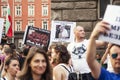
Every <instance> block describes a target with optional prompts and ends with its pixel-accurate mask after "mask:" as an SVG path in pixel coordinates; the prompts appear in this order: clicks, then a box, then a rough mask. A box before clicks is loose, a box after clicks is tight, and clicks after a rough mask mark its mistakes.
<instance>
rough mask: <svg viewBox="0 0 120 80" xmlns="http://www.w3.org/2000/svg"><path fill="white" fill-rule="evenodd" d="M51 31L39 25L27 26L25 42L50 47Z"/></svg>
mask: <svg viewBox="0 0 120 80" xmlns="http://www.w3.org/2000/svg"><path fill="white" fill-rule="evenodd" d="M49 41H50V31H48V30H44V29H40V28H37V27H32V26H27V27H26V30H25V34H24V38H23V44H26V45H30V46H38V47H44V48H48V46H49Z"/></svg>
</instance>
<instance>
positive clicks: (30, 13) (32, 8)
mask: <svg viewBox="0 0 120 80" xmlns="http://www.w3.org/2000/svg"><path fill="white" fill-rule="evenodd" d="M28 16H34V5H32V4H30V5H28Z"/></svg>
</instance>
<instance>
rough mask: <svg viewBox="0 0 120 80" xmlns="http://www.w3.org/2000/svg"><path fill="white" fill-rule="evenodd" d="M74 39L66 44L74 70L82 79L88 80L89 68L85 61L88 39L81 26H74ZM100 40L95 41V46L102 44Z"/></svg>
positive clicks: (89, 77)
mask: <svg viewBox="0 0 120 80" xmlns="http://www.w3.org/2000/svg"><path fill="white" fill-rule="evenodd" d="M74 35H75V41H74V42H71V43H70V44H68V46H67V49H68V51H69V52H70V54H71V59H72V64H73V68H74V70H75V71H76V72H77V73H79V75H80V76H82V79H83V78H84V77H85V78H84V79H83V80H90V79H91V74H90V72H91V71H90V69H89V66H88V64H87V61H86V50H87V45H88V43H89V40H87V39H85V31H84V28H83V27H82V26H77V27H75V28H74ZM103 44H104V43H103V42H102V41H96V46H97V47H98V46H100V45H103Z"/></svg>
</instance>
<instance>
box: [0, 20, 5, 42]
mask: <svg viewBox="0 0 120 80" xmlns="http://www.w3.org/2000/svg"><path fill="white" fill-rule="evenodd" d="M3 25H4V19H3V18H0V43H1V39H2V33H3Z"/></svg>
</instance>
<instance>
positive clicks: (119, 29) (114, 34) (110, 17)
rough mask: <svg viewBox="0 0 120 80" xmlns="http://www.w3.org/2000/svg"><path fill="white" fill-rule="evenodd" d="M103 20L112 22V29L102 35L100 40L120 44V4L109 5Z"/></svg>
mask: <svg viewBox="0 0 120 80" xmlns="http://www.w3.org/2000/svg"><path fill="white" fill-rule="evenodd" d="M103 21H106V22H108V23H109V24H110V27H111V30H110V31H108V32H107V34H104V35H100V36H99V40H103V41H106V42H110V43H113V44H118V45H120V6H116V5H108V6H107V8H106V12H105V15H104V18H103Z"/></svg>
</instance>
